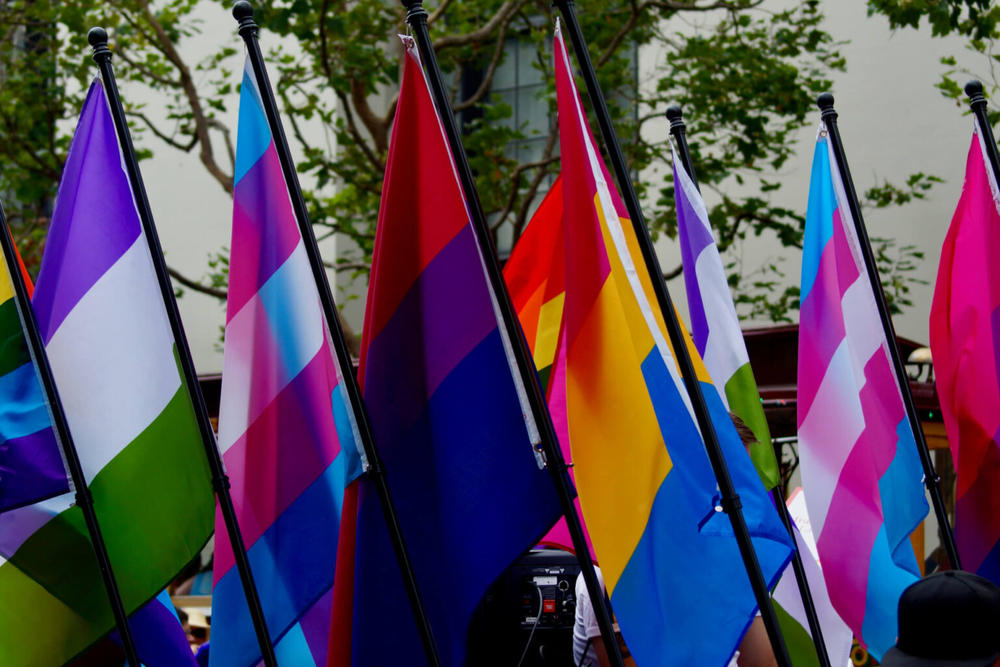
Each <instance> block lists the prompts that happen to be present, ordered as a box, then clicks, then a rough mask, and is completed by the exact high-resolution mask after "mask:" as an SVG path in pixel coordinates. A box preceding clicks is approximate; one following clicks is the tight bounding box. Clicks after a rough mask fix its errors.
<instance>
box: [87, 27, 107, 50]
mask: <svg viewBox="0 0 1000 667" xmlns="http://www.w3.org/2000/svg"><path fill="white" fill-rule="evenodd" d="M87 41H88V42H90V45H91V46H92V47H94V48H95V49H98V48H100V47H102V46H107V45H108V31H107V30H105V29H104V28H100V27H98V28H91V29H90V30H89V31H88V32H87Z"/></svg>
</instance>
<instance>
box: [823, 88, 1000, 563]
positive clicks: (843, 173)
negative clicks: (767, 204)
mask: <svg viewBox="0 0 1000 667" xmlns="http://www.w3.org/2000/svg"><path fill="white" fill-rule="evenodd" d="M816 104H817V105H818V106H819V109H820V112H821V113H820V118H821V119H822V120H823V123H824V124H825V125H826V131H827V135H828V136H829V137H830V147H831V148H832V149H833V155H834V157H836V158H837V168H838V169H839V170H840V179H841V180H842V181H843V182H844V193H845V194H846V195H847V206H848V208H849V209H850V212H851V217H852V218H854V230H855V233H856V234H857V236H858V245H859V246H860V248H861V257H862V258H863V259H864V262H865V270H866V271H867V272H868V282H870V283H871V286H872V292H873V293H874V295H875V306H876V308H877V309H878V316H879V319H880V320H881V321H882V331H883V332H884V333H885V338H886V343H888V348H889V357H890V358H891V360H892V367H893V370H895V372H896V379H897V381H898V382H899V392H900V393H901V394H902V395H903V405H904V406H905V407H906V416H907V418H908V419H909V422H910V430H911V431H913V438H914V440H915V441H916V443H917V452H918V453H919V454H920V463H921V464H922V465H923V467H924V485H925V486H926V487H927V491H928V493H930V496H931V504H932V505H933V506H934V515H935V516H936V517H937V521H938V525H939V526H940V528H941V535H942V537H943V538H944V539H943V542H944V548H945V551H946V552H947V554H948V560H949V561H951V566H952V568H954V569H956V570H961V569H962V562H961V561H960V560H959V557H958V548H957V547H956V546H955V533H954V531H952V528H951V523H950V522H949V521H948V512H947V511H946V510H945V507H944V500H943V499H942V498H941V478H940V477H938V474H937V472H936V471H935V470H934V463H933V462H932V461H931V454H930V451H928V449H927V440H925V439H924V429H923V427H921V426H920V419H919V418H918V417H917V408H916V406H915V405H914V403H913V393H912V392H911V391H910V381H909V379H908V376H907V375H906V368H905V367H904V366H903V358H902V356H901V355H900V354H899V345H898V343H897V342H896V330H895V328H894V327H893V325H892V317H891V316H890V315H889V306H888V305H886V301H885V293H884V292H883V291H882V280H881V278H879V275H878V268H877V267H876V265H875V256H874V255H873V254H872V245H871V242H870V241H869V240H868V231H867V229H866V228H865V221H864V219H863V218H862V217H861V204H860V202H859V201H858V193H857V192H856V191H855V190H854V180H853V179H852V178H851V170H850V169H849V168H848V167H847V156H846V155H845V154H844V144H843V142H841V140H840V130H838V129H837V112H836V111H835V110H834V108H833V95H831V94H830V93H823V94H822V95H820V96H819V97H818V98H817V99H816ZM973 104H975V101H974V102H973ZM985 106H986V100H985V99H983V108H984V113H985ZM986 127H989V125H988V124H987V126H986ZM991 134H992V133H991ZM986 143H987V144H990V143H992V142H986ZM993 150H994V151H995V150H996V147H995V146H994V149H993Z"/></svg>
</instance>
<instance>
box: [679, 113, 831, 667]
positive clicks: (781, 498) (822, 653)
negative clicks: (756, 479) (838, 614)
mask: <svg viewBox="0 0 1000 667" xmlns="http://www.w3.org/2000/svg"><path fill="white" fill-rule="evenodd" d="M666 116H667V119H668V120H669V121H670V134H671V135H673V137H674V143H675V144H677V157H678V159H679V160H680V161H681V167H682V168H683V169H684V171H686V172H687V175H688V176H689V177H690V178H691V182H692V183H694V187H695V188H697V189H698V192H701V187H699V185H698V179H697V177H696V176H695V174H694V165H693V164H692V162H691V151H690V150H689V149H688V143H687V125H685V124H684V116H683V112H682V111H681V108H680V107H679V106H677V105H674V106H671V107H669V108H668V109H667V112H666ZM674 187H677V184H676V183H675V184H674ZM772 446H773V447H774V454H775V457H776V458H777V459H778V461H780V460H781V447H780V445H777V444H775V443H772ZM771 496H772V497H773V498H774V506H775V507H776V508H777V509H778V516H780V517H781V523H783V524H784V525H785V530H787V531H788V535H789V536H790V537H791V538H792V542H793V543H794V544H795V545H796V548H795V550H794V551H792V570H793V571H794V572H795V582H796V583H797V584H798V586H799V594H800V596H801V597H802V606H803V608H804V609H805V612H806V619H807V620H808V622H809V632H810V634H811V635H812V640H813V644H815V646H816V656H817V657H818V658H819V664H820V665H821V667H830V655H829V653H828V652H827V650H826V641H824V639H823V628H822V627H820V624H819V615H818V614H817V613H816V605H815V603H814V601H813V596H812V591H811V590H810V588H809V580H808V579H807V578H806V570H805V567H804V566H803V565H802V554H801V552H800V551H799V549H798V542H797V541H796V539H795V531H794V530H793V528H792V518H791V517H790V516H789V514H788V506H787V505H786V504H785V494H784V489H783V488H782V485H781V484H780V483H779V484H778V485H777V486H775V487H774V489H772V490H771Z"/></svg>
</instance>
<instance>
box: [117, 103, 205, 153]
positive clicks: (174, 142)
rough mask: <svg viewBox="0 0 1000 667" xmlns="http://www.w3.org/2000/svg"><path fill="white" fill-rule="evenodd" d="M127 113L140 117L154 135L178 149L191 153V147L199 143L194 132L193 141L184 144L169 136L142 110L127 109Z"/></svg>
mask: <svg viewBox="0 0 1000 667" xmlns="http://www.w3.org/2000/svg"><path fill="white" fill-rule="evenodd" d="M125 113H126V115H128V116H132V117H133V118H138V119H139V120H141V121H142V122H143V124H145V126H146V127H147V128H149V130H150V131H151V132H152V133H153V134H154V135H156V138H157V139H159V140H160V141H162V142H163V143H165V144H167V145H168V146H173V147H174V148H176V149H177V150H180V151H184V152H185V153H190V152H191V149H192V148H194V147H195V145H196V144H197V143H198V137H197V135H194V134H192V135H191V141H189V142H188V143H186V144H182V143H180V142H179V141H177V140H176V139H173V138H171V137H169V136H167V135H166V134H165V133H164V132H162V131H161V130H160V129H159V128H158V127H156V126H155V125H154V124H153V121H151V120H150V119H149V118H148V117H147V116H146V114H144V113H142V112H141V111H126V112H125Z"/></svg>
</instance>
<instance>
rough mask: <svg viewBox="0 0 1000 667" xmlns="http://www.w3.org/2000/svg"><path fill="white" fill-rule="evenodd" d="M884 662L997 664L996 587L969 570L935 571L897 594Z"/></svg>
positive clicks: (907, 666)
mask: <svg viewBox="0 0 1000 667" xmlns="http://www.w3.org/2000/svg"><path fill="white" fill-rule="evenodd" d="M882 664H883V665H885V667H932V666H934V665H952V666H954V667H987V666H989V665H997V664H1000V588H997V587H996V586H995V585H994V584H993V583H992V582H991V581H989V580H988V579H984V578H982V577H979V576H976V575H974V574H971V573H969V572H962V571H960V570H950V571H947V572H935V573H934V574H932V575H929V576H928V577H926V578H924V579H921V580H920V581H917V582H916V583H913V584H911V585H910V586H909V587H908V588H907V589H906V590H905V591H903V594H902V595H901V596H900V598H899V635H898V637H897V639H896V646H895V647H893V648H892V649H890V650H889V651H888V652H887V653H886V654H885V656H883V659H882Z"/></svg>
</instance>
